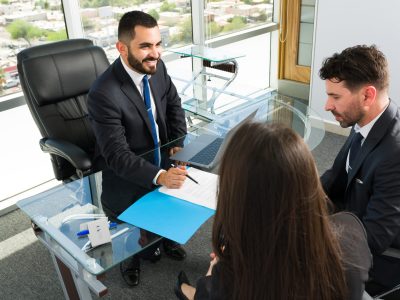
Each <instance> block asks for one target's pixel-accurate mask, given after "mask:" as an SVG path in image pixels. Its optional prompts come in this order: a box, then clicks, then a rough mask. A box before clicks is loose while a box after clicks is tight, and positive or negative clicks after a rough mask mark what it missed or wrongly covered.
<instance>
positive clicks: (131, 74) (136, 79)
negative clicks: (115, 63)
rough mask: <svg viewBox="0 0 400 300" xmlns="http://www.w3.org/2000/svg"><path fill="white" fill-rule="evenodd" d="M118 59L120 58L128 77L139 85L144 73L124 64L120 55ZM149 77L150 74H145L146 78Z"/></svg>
mask: <svg viewBox="0 0 400 300" xmlns="http://www.w3.org/2000/svg"><path fill="white" fill-rule="evenodd" d="M120 60H121V63H122V66H123V67H124V69H125V71H126V72H127V73H128V75H129V77H130V78H132V81H133V83H134V84H135V85H137V86H141V85H142V80H143V77H144V75H146V74H142V73H139V72H136V71H134V70H132V69H131V68H130V67H128V66H127V65H126V63H125V62H124V60H123V59H122V57H120ZM150 77H151V75H147V78H148V79H150Z"/></svg>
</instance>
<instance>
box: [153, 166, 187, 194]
mask: <svg viewBox="0 0 400 300" xmlns="http://www.w3.org/2000/svg"><path fill="white" fill-rule="evenodd" d="M186 175H187V171H186V169H185V168H169V169H168V171H162V172H161V173H160V175H159V176H158V178H157V184H158V185H163V186H165V187H166V188H169V189H179V188H180V187H181V186H182V185H183V183H184V182H185V180H186Z"/></svg>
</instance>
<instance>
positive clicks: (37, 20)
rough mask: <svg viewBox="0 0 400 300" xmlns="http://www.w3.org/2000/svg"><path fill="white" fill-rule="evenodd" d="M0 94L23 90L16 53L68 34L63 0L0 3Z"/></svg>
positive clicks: (10, 0) (11, 0)
mask: <svg viewBox="0 0 400 300" xmlns="http://www.w3.org/2000/svg"><path fill="white" fill-rule="evenodd" d="M0 11H1V16H0V32H1V38H0V47H1V48H0V49H1V52H0V64H1V69H0V96H4V95H9V94H12V93H15V92H19V91H20V90H21V88H20V86H19V78H18V71H17V57H16V56H17V53H18V52H19V51H21V50H23V49H25V48H28V47H30V46H33V45H38V44H43V43H46V42H53V41H58V40H63V39H66V38H67V32H66V30H65V23H64V15H63V13H62V11H61V0H55V1H54V0H53V1H47V0H38V1H24V0H18V1H15V0H14V1H13V0H2V1H1V6H0Z"/></svg>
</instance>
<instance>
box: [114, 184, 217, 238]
mask: <svg viewBox="0 0 400 300" xmlns="http://www.w3.org/2000/svg"><path fill="white" fill-rule="evenodd" d="M214 213H215V210H213V209H210V208H206V207H204V206H200V205H197V204H193V203H191V202H188V201H185V200H182V199H178V198H176V197H173V196H170V195H166V194H164V193H161V192H159V191H158V190H155V191H153V192H150V193H148V194H146V195H145V196H143V197H142V198H140V199H139V200H138V201H136V202H135V203H134V204H132V205H131V206H130V207H128V208H127V209H126V210H125V211H124V212H123V213H122V214H121V215H119V216H118V219H120V220H121V221H123V222H126V223H129V224H132V225H134V226H137V227H139V228H142V229H146V230H148V231H151V232H153V233H156V234H158V235H160V236H163V237H166V238H168V239H170V240H173V241H176V242H178V243H180V244H185V243H186V242H187V241H188V240H189V239H190V237H191V236H192V235H193V234H194V233H195V232H196V231H197V230H198V229H199V227H200V226H201V225H202V224H203V223H204V222H205V221H207V220H208V218H210V217H211V216H212V215H214Z"/></svg>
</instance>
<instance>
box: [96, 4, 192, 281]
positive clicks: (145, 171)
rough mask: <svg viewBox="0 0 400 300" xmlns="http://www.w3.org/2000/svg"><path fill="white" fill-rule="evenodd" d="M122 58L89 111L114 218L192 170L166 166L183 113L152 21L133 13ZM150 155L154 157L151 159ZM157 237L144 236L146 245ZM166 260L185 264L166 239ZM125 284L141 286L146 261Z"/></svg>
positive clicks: (123, 28) (122, 33) (101, 81)
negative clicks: (148, 240)
mask: <svg viewBox="0 0 400 300" xmlns="http://www.w3.org/2000/svg"><path fill="white" fill-rule="evenodd" d="M116 47H117V49H118V51H119V53H120V57H119V58H118V59H117V60H115V62H114V63H113V64H112V65H111V66H110V67H109V68H108V69H107V70H106V71H105V72H104V73H103V74H102V75H101V76H100V77H99V78H98V79H97V80H96V81H95V83H94V84H93V86H92V88H91V90H90V92H89V98H88V110H89V117H90V120H91V124H92V126H93V130H94V133H95V136H96V142H97V145H96V149H95V164H96V166H97V167H98V168H99V167H100V168H102V169H103V178H102V180H103V181H102V196H101V201H102V205H103V209H104V211H105V212H106V213H107V215H108V216H109V217H110V218H113V219H115V218H116V217H117V216H118V215H119V214H121V213H122V212H123V211H124V210H125V209H126V208H128V207H129V206H130V205H131V204H133V203H134V202H135V201H136V200H138V199H139V198H140V197H141V196H143V195H144V194H146V193H148V192H149V191H151V190H153V189H154V188H155V187H156V186H158V185H163V186H166V187H168V188H179V187H180V186H181V185H182V184H183V182H184V180H185V178H186V176H185V175H186V174H187V171H186V170H185V169H180V168H169V167H168V166H167V165H165V164H164V165H163V162H164V161H166V159H165V158H166V157H167V156H168V155H171V154H173V153H174V152H176V151H179V149H180V147H179V146H180V143H179V142H175V143H173V144H171V146H169V147H166V146H163V145H165V144H168V143H170V142H171V141H175V140H179V139H180V138H183V137H184V136H185V134H186V123H185V116H184V111H183V110H182V107H181V101H180V98H179V96H178V94H177V91H176V88H175V86H174V84H173V83H172V81H171V78H170V77H169V75H168V73H167V70H166V67H165V65H164V63H163V61H162V60H161V59H160V56H161V50H162V49H161V35H160V30H159V28H158V25H157V21H156V20H155V19H154V18H153V17H151V16H150V15H148V14H146V13H143V12H140V11H131V12H128V13H126V14H124V15H123V16H122V18H121V20H120V22H119V26H118V42H117V45H116ZM149 151H151V153H150V154H147V155H146V154H145V153H148V152H149ZM149 235H150V233H146V232H145V231H142V237H141V241H145V240H146V239H147V237H148V236H149ZM163 246H164V250H165V253H166V254H167V255H169V256H170V257H172V258H174V259H177V260H182V259H184V258H185V256H186V253H185V251H184V250H183V248H182V247H181V246H180V245H179V244H177V243H174V242H172V241H170V240H166V239H164V240H163ZM142 257H143V258H148V259H150V260H152V261H156V260H158V259H159V257H160V251H159V249H158V245H156V246H155V247H152V248H151V250H145V251H144V254H142ZM121 272H122V275H123V277H124V279H125V281H126V282H127V283H128V284H129V285H132V286H135V285H137V284H138V283H139V274H140V268H139V258H138V256H135V257H134V258H133V260H132V261H130V262H129V263H128V264H126V263H125V264H122V265H121Z"/></svg>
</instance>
